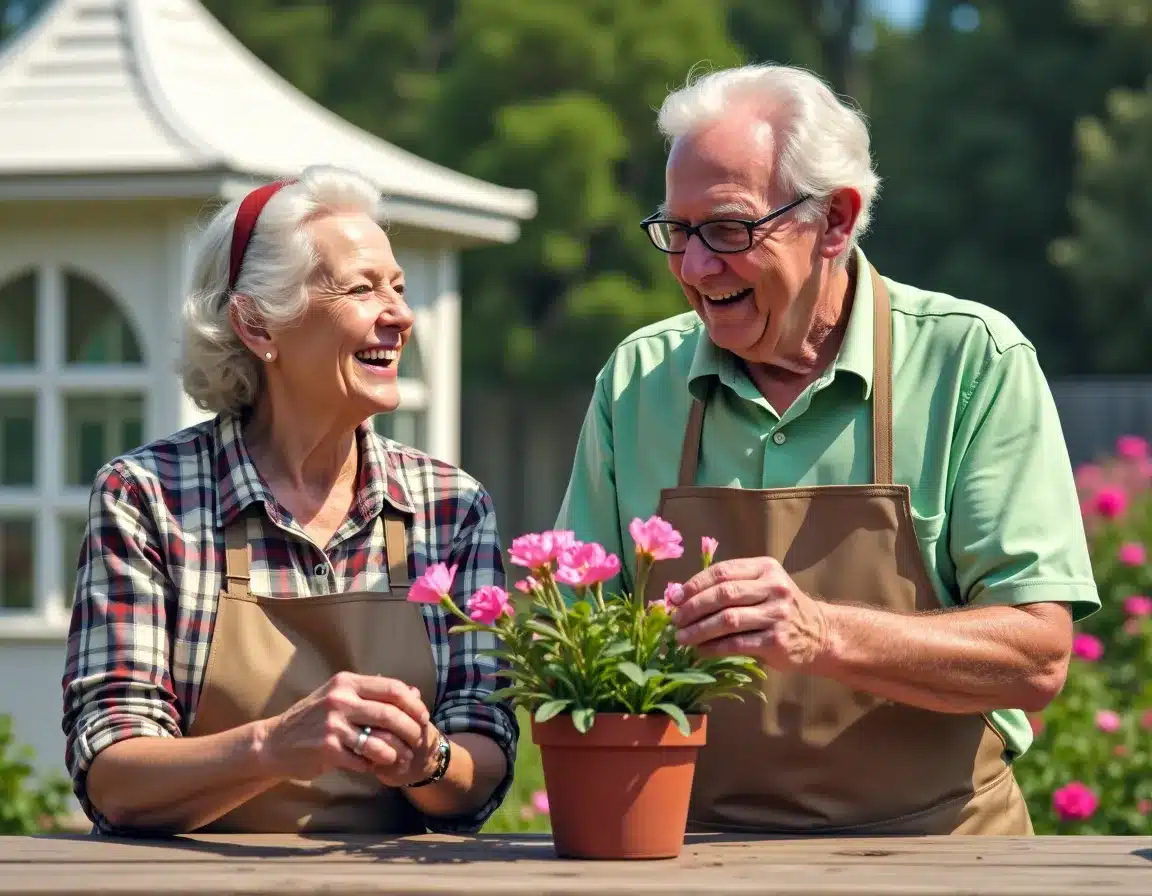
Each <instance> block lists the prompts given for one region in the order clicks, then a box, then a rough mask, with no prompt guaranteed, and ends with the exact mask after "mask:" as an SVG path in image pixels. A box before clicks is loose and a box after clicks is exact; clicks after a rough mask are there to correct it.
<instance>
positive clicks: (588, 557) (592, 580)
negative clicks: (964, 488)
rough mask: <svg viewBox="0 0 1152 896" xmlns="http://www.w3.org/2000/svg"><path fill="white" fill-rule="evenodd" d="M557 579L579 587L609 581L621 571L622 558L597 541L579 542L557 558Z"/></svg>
mask: <svg viewBox="0 0 1152 896" xmlns="http://www.w3.org/2000/svg"><path fill="white" fill-rule="evenodd" d="M557 563H558V566H557V568H556V581H558V582H563V583H564V584H565V585H572V586H574V587H577V588H586V587H587V586H589V585H595V584H596V583H597V582H607V581H608V580H609V579H611V578H613V577H614V576H615V575H616V574H617V573H619V572H620V558H619V557H617V556H616V555H615V554H608V553H605V551H604V548H602V547H601V546H600V545H598V544H595V543H590V544H577V545H575V546H574V547H570V548H567V549H565V550H564V551H562V552H561V553H560V556H559V557H558V558H557Z"/></svg>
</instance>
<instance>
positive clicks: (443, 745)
mask: <svg viewBox="0 0 1152 896" xmlns="http://www.w3.org/2000/svg"><path fill="white" fill-rule="evenodd" d="M437 735H438V737H439V740H438V741H437V742H436V770H435V771H434V772H432V774H431V775H429V776H428V777H427V778H425V779H424V780H423V781H417V782H416V783H414V784H409V785H408V786H409V787H424V786H425V785H427V784H435V783H436V782H437V781H439V780H440V779H441V778H443V777H444V774H445V773H446V772H447V771H448V763H449V762H451V761H452V744H451V743H450V742H449V740H448V738H446V737H445V736H444V735H443V734H440V732H437Z"/></svg>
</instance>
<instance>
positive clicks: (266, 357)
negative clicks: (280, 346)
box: [264, 352, 272, 361]
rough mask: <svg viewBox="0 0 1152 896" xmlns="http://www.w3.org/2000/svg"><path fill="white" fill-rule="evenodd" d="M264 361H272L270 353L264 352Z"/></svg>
mask: <svg viewBox="0 0 1152 896" xmlns="http://www.w3.org/2000/svg"><path fill="white" fill-rule="evenodd" d="M264 360H265V361H271V360H272V352H264Z"/></svg>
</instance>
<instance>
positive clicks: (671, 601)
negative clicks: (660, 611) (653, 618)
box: [649, 582, 684, 613]
mask: <svg viewBox="0 0 1152 896" xmlns="http://www.w3.org/2000/svg"><path fill="white" fill-rule="evenodd" d="M683 598H684V586H683V585H681V584H680V583H679V582H669V583H668V584H667V585H665V586H664V596H663V597H662V598H660V599H659V600H654V601H651V603H650V604H649V605H650V606H656V605H657V604H659V605H660V606H661V607H663V608H664V611H665V612H666V613H671V612H672V610H673V609H674V608H675V606H676V605H677V604H678V603H680V601H681V600H682V599H683Z"/></svg>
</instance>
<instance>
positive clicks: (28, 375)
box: [0, 263, 154, 637]
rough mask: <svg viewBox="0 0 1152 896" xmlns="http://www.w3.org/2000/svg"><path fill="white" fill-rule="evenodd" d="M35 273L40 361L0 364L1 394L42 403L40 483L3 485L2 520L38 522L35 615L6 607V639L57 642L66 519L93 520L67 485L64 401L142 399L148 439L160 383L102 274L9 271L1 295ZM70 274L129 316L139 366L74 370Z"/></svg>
mask: <svg viewBox="0 0 1152 896" xmlns="http://www.w3.org/2000/svg"><path fill="white" fill-rule="evenodd" d="M30 272H31V273H33V274H35V275H36V303H37V314H36V352H35V357H36V361H35V363H34V364H32V365H20V366H16V365H12V366H0V395H7V394H12V393H19V394H25V395H32V396H34V397H35V400H36V434H35V443H34V444H35V446H36V451H37V466H36V482H35V484H34V485H32V486H30V487H20V486H5V485H0V515H3V516H4V517H5V518H9V519H10V518H25V519H26V518H28V517H32V518H33V520H34V531H35V538H34V545H35V548H34V553H35V556H34V558H33V582H34V585H33V587H34V596H35V604H34V609H33V610H31V611H28V610H16V609H10V608H5V607H0V637H10V636H17V637H19V636H31V637H43V636H50V637H51V636H58V635H59V634H60V633H61V632H66V631H67V626H68V622H69V619H70V616H71V604H72V597H71V595H67V594H64V593H63V589H64V586H65V581H64V578H63V567H64V560H63V557H64V553H65V552H69V553H71V552H73V551H78V550H79V545H73V546H68V545H65V544H64V539H63V531H62V530H63V529H64V525H63V524H64V521H65V520H66V519H67V518H69V517H87V515H88V499H89V494H90V491H91V486H90V485H87V486H71V485H68V484H67V481H66V472H67V471H66V469H65V457H66V452H65V446H64V437H65V433H66V421H65V419H64V407H65V398H66V397H68V396H73V395H113V394H138V395H140V396H141V397H142V398H143V407H142V417H143V419H142V421H141V423H142V427H141V431H142V433H143V435H144V438H145V439H148V438H149V437H150V435H149V434H150V433H151V430H152V420H151V416H152V415H151V402H150V401H149V395H150V392H151V389H152V386H153V385H154V383H153V382H152V380H153V377H152V375H151V365H150V361H149V351H148V348H149V346H148V344H147V341H146V340H145V339H144V338H143V335H144V333H143V329H142V328H141V327H140V326H139V323H138V321H136V320H135V319H134V318H133V316H132V314H131V313H130V310H129V308H128V307H127V305H126V303H125V302H123V301H122V300H121V299H120V298H119V297H118V296H117V294H116V292H115V291H114V290H113V289H111V288H110V287H109V285H108V284H107V283H106V282H104V281H103V280H102V279H101V278H100V277H99V276H96V275H94V274H93V273H92V272H90V271H87V270H84V269H83V268H81V267H79V266H76V265H61V264H54V263H42V264H33V265H27V266H24V267H21V268H18V269H16V270H15V271H12V272H10V273H6V274H5V275H4V276H3V277H2V279H0V289H2V288H3V287H4V286H6V285H8V284H9V283H11V282H13V281H15V280H18V279H19V278H20V277H22V276H24V275H26V274H28V273H30ZM65 273H68V274H71V275H73V276H76V277H79V278H82V279H84V280H87V281H88V282H89V283H91V284H92V285H93V286H95V287H97V288H98V289H99V290H100V291H101V292H102V293H103V294H104V295H105V296H106V297H107V298H108V299H109V301H111V303H112V304H113V306H114V307H115V308H116V310H117V311H118V312H119V313H120V314H121V315H123V317H124V320H125V322H126V324H127V325H128V327H129V328H130V329H131V331H132V333H133V335H134V336H135V338H136V342H137V345H138V347H139V349H140V354H141V362H140V363H139V364H68V363H67V362H66V358H67V347H68V346H67V340H68V334H67V332H66V320H67V314H66V301H67V296H66V294H65Z"/></svg>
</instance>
